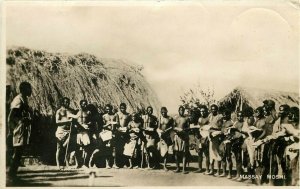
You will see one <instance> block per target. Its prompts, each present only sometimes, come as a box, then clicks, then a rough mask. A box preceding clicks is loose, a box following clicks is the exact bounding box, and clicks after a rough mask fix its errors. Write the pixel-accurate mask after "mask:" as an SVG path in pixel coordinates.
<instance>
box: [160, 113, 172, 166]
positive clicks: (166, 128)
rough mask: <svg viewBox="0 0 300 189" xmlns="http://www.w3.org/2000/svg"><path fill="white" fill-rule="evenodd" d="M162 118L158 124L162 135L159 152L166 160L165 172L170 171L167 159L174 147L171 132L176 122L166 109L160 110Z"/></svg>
mask: <svg viewBox="0 0 300 189" xmlns="http://www.w3.org/2000/svg"><path fill="white" fill-rule="evenodd" d="M160 113H161V116H160V118H159V124H158V129H157V131H158V133H159V135H160V143H159V150H160V155H161V157H162V158H163V159H164V170H165V171H168V169H167V167H166V166H167V157H168V149H169V146H171V145H172V140H171V136H170V131H171V129H172V128H173V124H174V120H173V118H172V117H170V116H168V110H167V108H166V107H162V108H161V110H160Z"/></svg>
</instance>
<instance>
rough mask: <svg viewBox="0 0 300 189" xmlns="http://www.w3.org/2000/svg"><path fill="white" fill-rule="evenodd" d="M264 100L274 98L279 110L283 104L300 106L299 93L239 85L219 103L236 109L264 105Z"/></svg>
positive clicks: (221, 105)
mask: <svg viewBox="0 0 300 189" xmlns="http://www.w3.org/2000/svg"><path fill="white" fill-rule="evenodd" d="M264 100H273V101H274V102H275V104H276V109H277V110H278V107H279V106H280V105H282V104H288V105H289V106H299V93H295V92H282V91H275V90H264V89H256V88H245V87H237V88H235V89H234V90H233V91H232V92H230V93H229V94H228V95H226V96H225V97H223V98H222V99H220V100H219V103H218V104H219V106H220V107H229V108H231V110H233V111H234V110H240V109H244V108H246V107H251V108H253V109H255V108H257V107H259V106H262V105H263V101H264Z"/></svg>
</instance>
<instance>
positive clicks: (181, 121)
mask: <svg viewBox="0 0 300 189" xmlns="http://www.w3.org/2000/svg"><path fill="white" fill-rule="evenodd" d="M184 111H185V109H184V108H183V107H180V108H179V110H178V113H179V117H178V118H177V119H176V120H175V124H176V127H174V130H175V131H177V132H182V131H183V129H184V128H185V127H186V126H189V121H188V118H186V117H185V116H184ZM179 153H182V152H176V153H175V160H176V167H177V169H176V170H175V172H179V169H180V167H179V164H180V163H179ZM182 164H183V169H182V172H183V173H184V174H186V173H187V172H186V171H185V169H186V156H185V153H182Z"/></svg>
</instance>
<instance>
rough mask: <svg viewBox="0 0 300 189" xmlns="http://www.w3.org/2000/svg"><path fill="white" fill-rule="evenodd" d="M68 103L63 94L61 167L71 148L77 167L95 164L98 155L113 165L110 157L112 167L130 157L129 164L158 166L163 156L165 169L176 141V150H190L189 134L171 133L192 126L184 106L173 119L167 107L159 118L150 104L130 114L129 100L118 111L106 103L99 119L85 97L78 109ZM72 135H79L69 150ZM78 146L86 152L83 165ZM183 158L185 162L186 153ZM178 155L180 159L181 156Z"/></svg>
mask: <svg viewBox="0 0 300 189" xmlns="http://www.w3.org/2000/svg"><path fill="white" fill-rule="evenodd" d="M69 104H70V100H69V99H68V98H63V101H62V106H61V108H60V109H58V111H57V112H56V123H57V126H58V127H57V131H56V137H57V141H58V143H57V152H56V161H57V165H58V167H59V168H60V169H61V168H63V167H62V166H61V165H62V164H63V161H66V158H67V159H68V154H67V153H68V151H72V150H73V151H75V157H77V158H76V159H77V164H78V167H81V166H82V165H83V166H85V167H90V166H92V165H93V164H94V163H95V161H96V158H95V157H97V156H98V155H101V156H104V157H105V159H106V168H111V163H110V162H111V160H113V161H112V162H113V165H112V167H113V168H119V165H120V164H121V165H122V163H123V164H126V162H124V160H125V161H126V160H128V162H129V167H130V168H132V167H143V166H144V165H145V166H146V167H147V168H159V167H160V164H159V159H160V157H162V158H163V159H164V166H163V168H164V169H165V170H167V167H166V161H167V152H168V150H169V148H170V146H171V145H173V143H174V151H176V153H177V152H188V134H185V135H184V136H181V135H180V137H178V135H177V134H176V133H175V136H174V138H172V137H171V135H172V134H170V133H171V131H172V130H175V131H176V129H177V130H178V132H180V130H182V129H185V128H188V127H189V122H188V121H189V119H188V117H185V115H184V111H185V109H184V108H183V107H181V108H180V111H179V116H178V118H176V119H175V120H174V121H173V118H171V117H170V116H169V115H168V114H167V113H168V110H167V108H166V107H163V108H161V116H160V117H159V118H157V117H156V116H154V115H153V108H152V107H151V106H149V107H148V108H147V110H146V114H144V115H141V114H140V113H133V114H131V115H130V114H129V113H128V112H127V111H126V104H124V103H121V104H120V111H118V112H117V113H114V112H113V109H112V106H111V105H110V104H108V105H106V106H105V111H106V113H105V114H104V115H102V119H101V118H100V119H101V120H100V121H99V117H97V114H95V113H93V111H91V107H93V106H92V105H88V104H87V101H86V100H82V101H81V102H80V106H81V108H80V110H79V111H78V112H74V111H73V110H71V108H69ZM174 126H175V128H174ZM72 128H73V132H72ZM74 130H75V132H74ZM185 133H186V132H185ZM72 135H73V136H76V144H77V145H75V148H74V146H73V149H71V150H69V149H67V148H69V145H70V142H71V141H72ZM73 138H74V137H73ZM73 141H74V140H73ZM63 149H64V150H63ZM79 149H83V152H84V154H85V155H84V159H83V163H82V165H80V163H79V159H80V157H79V156H78V155H81V153H80V152H79ZM65 152H67V153H65ZM63 154H64V155H63ZM183 158H184V160H183V161H184V162H185V156H184V157H183ZM176 159H178V161H179V158H176ZM66 163H68V161H66ZM184 165H185V163H184ZM184 167H185V166H184ZM178 170H179V169H178Z"/></svg>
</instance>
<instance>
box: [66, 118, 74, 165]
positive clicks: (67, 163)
mask: <svg viewBox="0 0 300 189" xmlns="http://www.w3.org/2000/svg"><path fill="white" fill-rule="evenodd" d="M72 126H73V121H72V122H71V126H70V134H69V140H68V143H67V147H66V153H65V163H66V167H69V161H68V150H69V144H70V140H71V132H72Z"/></svg>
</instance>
